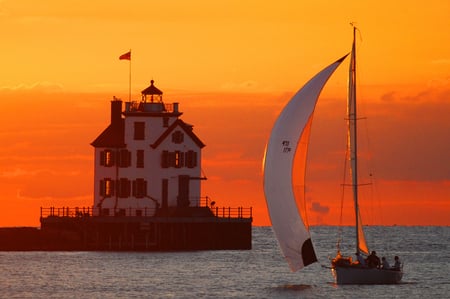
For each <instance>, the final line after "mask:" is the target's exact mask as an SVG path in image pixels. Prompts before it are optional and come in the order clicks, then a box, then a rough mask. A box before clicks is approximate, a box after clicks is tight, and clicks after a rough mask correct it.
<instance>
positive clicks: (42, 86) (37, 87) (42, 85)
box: [0, 81, 64, 93]
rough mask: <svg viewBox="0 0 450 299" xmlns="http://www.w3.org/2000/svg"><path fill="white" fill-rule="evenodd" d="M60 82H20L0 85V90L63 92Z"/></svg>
mask: <svg viewBox="0 0 450 299" xmlns="http://www.w3.org/2000/svg"><path fill="white" fill-rule="evenodd" d="M63 91H64V87H63V85H62V84H59V83H55V82H48V81H42V82H35V83H31V84H26V83H21V84H18V85H15V86H1V87H0V92H43V93H58V92H63Z"/></svg>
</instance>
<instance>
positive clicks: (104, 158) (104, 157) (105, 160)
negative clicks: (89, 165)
mask: <svg viewBox="0 0 450 299" xmlns="http://www.w3.org/2000/svg"><path fill="white" fill-rule="evenodd" d="M114 158H115V157H114V152H113V151H112V150H104V151H101V152H100V165H102V166H106V167H111V166H113V165H114Z"/></svg>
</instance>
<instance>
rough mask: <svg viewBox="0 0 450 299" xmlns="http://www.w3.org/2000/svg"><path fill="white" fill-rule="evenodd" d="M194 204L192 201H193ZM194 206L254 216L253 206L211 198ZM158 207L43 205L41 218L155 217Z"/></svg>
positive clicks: (216, 212) (227, 214) (222, 215)
mask: <svg viewBox="0 0 450 299" xmlns="http://www.w3.org/2000/svg"><path fill="white" fill-rule="evenodd" d="M191 204H192V202H191ZM192 206H194V207H208V208H209V209H210V211H211V212H212V214H213V215H214V216H215V217H218V218H252V217H253V215H252V214H253V210H252V208H251V207H250V208H243V207H217V206H215V203H214V201H211V200H210V198H208V197H206V198H202V199H199V201H198V204H195V203H194V204H193V205H192ZM156 211H157V210H156V208H151V207H145V208H127V209H116V210H114V209H100V208H92V207H75V208H71V207H59V208H57V207H49V208H44V207H41V218H46V217H92V216H104V217H114V216H122V217H123V216H133V217H136V216H137V217H139V216H141V217H153V216H155V213H156Z"/></svg>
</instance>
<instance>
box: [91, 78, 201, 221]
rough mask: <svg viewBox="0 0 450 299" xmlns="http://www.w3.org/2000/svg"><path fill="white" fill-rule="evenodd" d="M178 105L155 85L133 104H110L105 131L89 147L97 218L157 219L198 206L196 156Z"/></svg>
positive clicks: (198, 156)
mask: <svg viewBox="0 0 450 299" xmlns="http://www.w3.org/2000/svg"><path fill="white" fill-rule="evenodd" d="M181 115H182V112H180V110H179V103H165V102H164V101H163V92H162V91H161V90H159V89H158V88H157V87H156V86H155V85H154V81H153V80H152V81H151V82H150V86H148V87H147V88H145V89H144V90H142V92H141V99H140V100H138V101H128V102H122V100H120V99H117V98H114V99H113V100H112V101H111V121H110V124H109V126H108V127H107V128H106V129H105V130H104V131H103V132H102V133H101V134H100V135H99V136H98V137H97V138H96V139H95V140H94V141H93V142H92V143H91V145H92V146H93V147H94V149H95V150H94V155H95V158H94V205H93V214H94V215H96V216H158V215H164V214H167V213H170V211H173V210H176V209H178V210H180V209H185V208H189V207H196V206H200V202H201V180H202V179H204V178H202V177H201V150H202V148H203V147H204V146H205V145H204V144H203V142H202V141H201V140H200V139H199V138H198V137H197V136H196V135H195V133H194V129H193V126H192V125H190V124H187V123H185V122H184V121H183V120H181V118H180V116H181Z"/></svg>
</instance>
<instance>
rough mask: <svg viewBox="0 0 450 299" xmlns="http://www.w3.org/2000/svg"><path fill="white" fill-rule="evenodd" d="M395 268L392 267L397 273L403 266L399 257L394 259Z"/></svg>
mask: <svg viewBox="0 0 450 299" xmlns="http://www.w3.org/2000/svg"><path fill="white" fill-rule="evenodd" d="M394 261H395V262H394V266H393V267H392V270H397V271H400V267H401V265H402V263H401V262H400V259H399V257H398V256H395V257H394Z"/></svg>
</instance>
